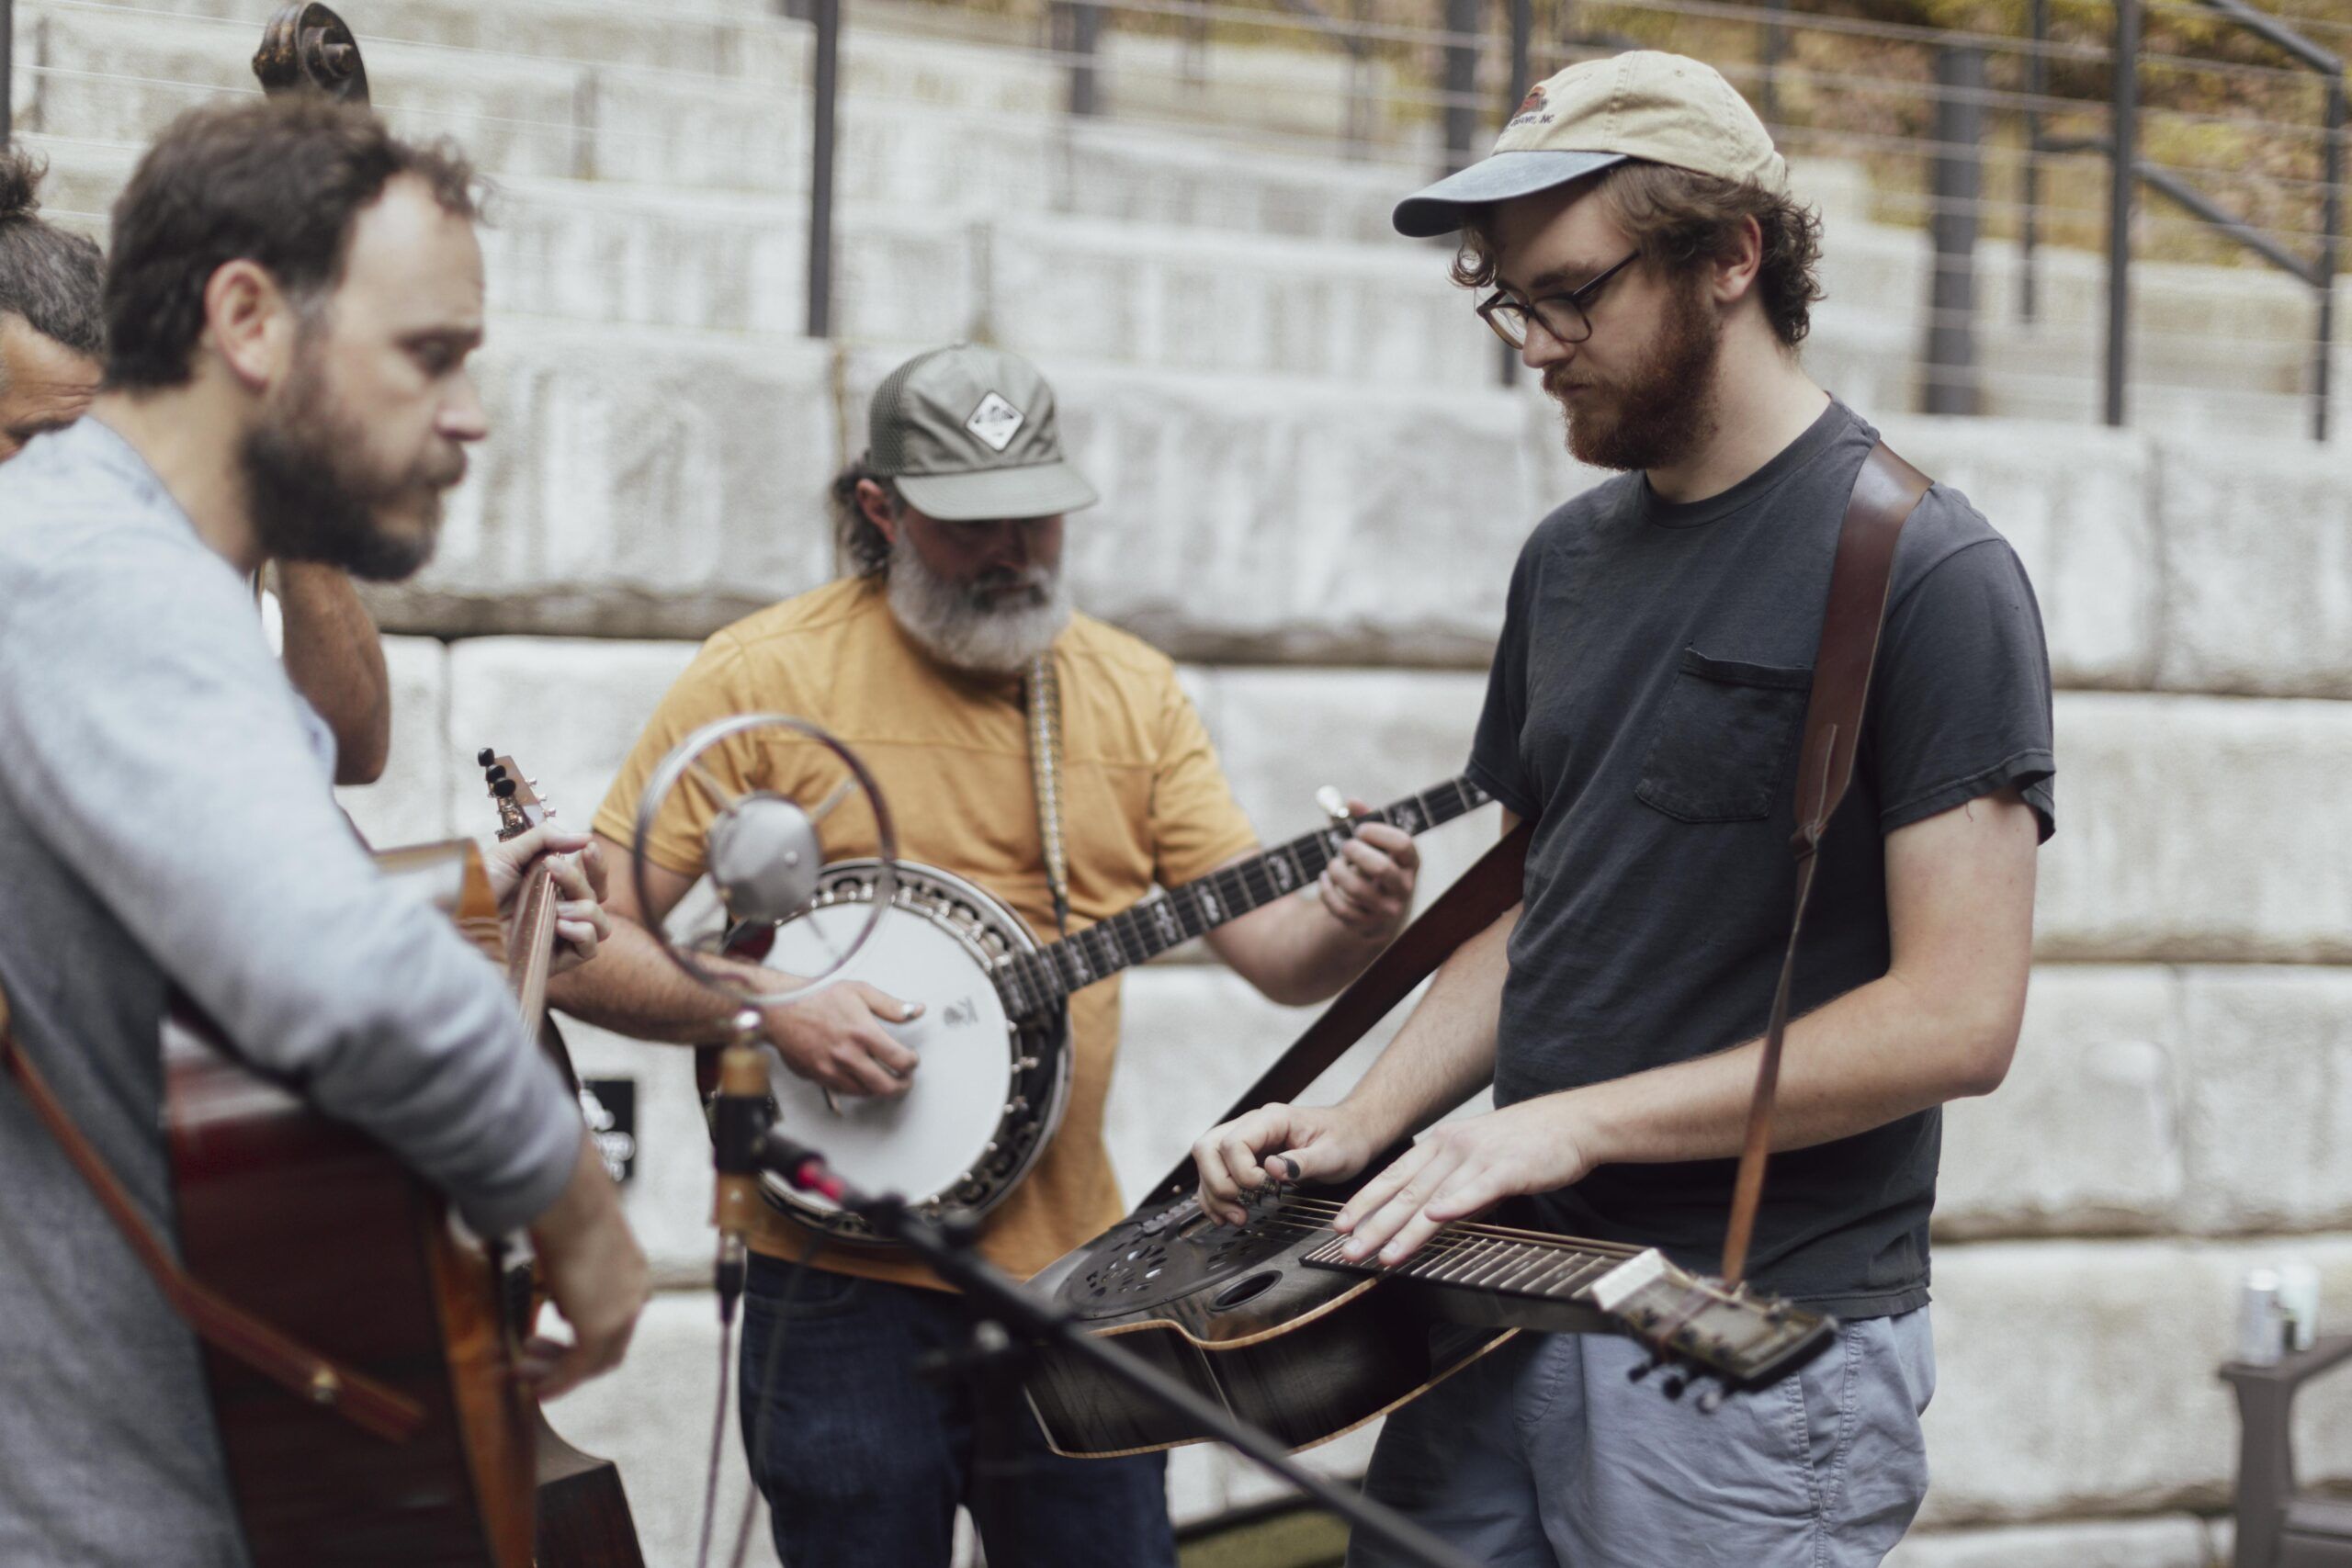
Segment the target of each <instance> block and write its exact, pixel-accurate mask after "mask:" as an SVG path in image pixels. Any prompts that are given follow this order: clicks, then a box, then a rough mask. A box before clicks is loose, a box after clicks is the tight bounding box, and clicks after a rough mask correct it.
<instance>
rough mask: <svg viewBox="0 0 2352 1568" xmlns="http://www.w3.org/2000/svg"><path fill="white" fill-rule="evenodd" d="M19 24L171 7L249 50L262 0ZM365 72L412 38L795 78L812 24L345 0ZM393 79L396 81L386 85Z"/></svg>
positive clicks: (737, 9)
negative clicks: (351, 0)
mask: <svg viewBox="0 0 2352 1568" xmlns="http://www.w3.org/2000/svg"><path fill="white" fill-rule="evenodd" d="M44 12H78V13H83V14H85V15H86V14H93V13H96V14H103V13H108V12H111V13H114V14H116V15H118V16H128V15H132V14H137V15H143V16H149V17H153V16H160V15H171V16H177V17H191V18H200V19H204V20H207V21H209V22H212V23H215V24H217V25H218V29H219V36H220V38H221V39H222V47H223V48H224V49H225V50H226V51H227V52H228V53H229V54H230V55H232V56H233V55H235V54H236V53H237V51H238V48H239V47H240V46H242V47H243V52H244V53H245V54H246V55H248V56H250V55H251V54H252V52H253V51H254V47H255V46H257V45H258V44H259V43H260V41H261V33H262V26H263V20H264V18H266V16H267V15H268V12H267V10H266V8H264V7H258V6H254V5H252V4H250V0H23V3H20V4H19V5H18V6H17V17H18V22H17V26H18V27H19V28H22V27H23V26H24V25H25V21H24V18H26V17H38V16H40V14H42V13H44ZM344 19H345V21H346V22H349V23H350V24H352V27H353V36H354V37H356V39H358V40H359V47H360V53H361V55H362V57H363V58H364V59H365V60H366V61H367V62H368V74H369V76H370V77H371V78H373V77H375V76H376V75H377V68H376V64H375V58H376V51H377V49H378V48H379V46H381V47H382V48H384V49H386V50H387V51H392V50H396V49H398V48H399V46H401V45H406V44H419V45H424V46H427V47H429V48H432V49H435V50H440V51H465V52H469V53H480V54H490V55H497V56H508V57H517V56H519V57H526V58H533V59H541V60H548V61H555V62H574V63H589V64H599V65H622V66H632V67H638V68H642V69H648V70H653V71H669V72H680V73H691V74H694V75H697V76H718V77H737V78H741V79H744V80H747V81H754V82H774V81H778V80H792V81H797V80H798V79H799V76H800V73H802V72H803V70H804V65H803V62H804V60H805V58H806V56H807V54H808V50H809V28H808V26H807V24H805V23H801V22H796V21H792V20H790V19H788V18H786V17H784V16H782V15H780V14H779V13H778V11H777V10H776V8H775V6H774V4H773V3H772V0H733V3H729V0H680V3H678V4H674V5H670V4H665V5H662V6H639V5H629V4H627V3H625V0H577V3H575V0H499V3H498V4H497V5H495V6H479V5H471V4H469V3H468V0H379V3H378V4H373V5H369V6H365V7H364V8H363V7H359V6H351V7H347V8H345V12H344ZM386 85H390V84H386Z"/></svg>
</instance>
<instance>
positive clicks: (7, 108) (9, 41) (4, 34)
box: [0, 0, 17, 147]
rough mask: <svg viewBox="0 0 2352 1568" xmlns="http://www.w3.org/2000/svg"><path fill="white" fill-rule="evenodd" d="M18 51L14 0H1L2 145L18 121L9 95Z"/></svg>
mask: <svg viewBox="0 0 2352 1568" xmlns="http://www.w3.org/2000/svg"><path fill="white" fill-rule="evenodd" d="M16 52H17V49H16V14H15V5H14V0H0V147H6V145H8V130H9V127H11V126H13V125H14V124H15V123H16V115H17V108H16V104H15V102H14V100H13V99H12V98H11V97H10V96H9V87H10V85H11V84H13V83H14V82H15V80H16V70H17V62H16Z"/></svg>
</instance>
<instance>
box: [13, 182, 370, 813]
mask: <svg viewBox="0 0 2352 1568" xmlns="http://www.w3.org/2000/svg"><path fill="white" fill-rule="evenodd" d="M41 174H42V169H41V166H40V164H38V163H36V162H35V161H34V159H33V155H32V154H31V153H30V152H27V151H25V150H24V149H23V148H21V147H0V463H5V462H6V461H7V460H8V459H9V458H11V457H15V456H16V455H17V453H18V452H20V451H22V450H23V449H24V446H25V443H26V442H28V441H30V440H31V439H32V438H33V437H34V436H36V435H45V434H49V433H50V432H51V431H58V430H63V429H64V428H65V427H66V426H67V425H69V424H72V423H74V421H75V420H77V419H79V418H81V417H82V415H83V414H84V413H85V412H87V410H88V409H89V406H90V400H91V398H93V397H94V396H96V393H97V389H98V380H99V373H100V370H101V368H102V367H103V365H104V363H105V356H106V321H105V315H104V311H103V308H102V306H101V304H100V301H99V299H98V292H99V288H100V283H101V277H102V275H103V274H104V272H105V270H106V259H105V258H104V257H103V256H101V255H100V254H98V247H97V246H96V244H94V243H91V242H90V241H89V240H87V239H85V238H84V237H83V236H82V235H79V234H72V233H68V232H66V231H64V230H62V229H59V228H56V227H54V226H52V225H51V224H50V223H48V222H46V221H44V220H42V218H41V217H40V201H39V199H38V196H39V191H40V179H41ZM272 564H273V569H274V573H275V576H276V578H277V592H276V593H275V594H274V595H270V596H268V598H269V600H270V606H271V614H272V616H273V617H274V620H275V624H276V625H277V627H278V630H279V634H280V637H279V640H280V641H281V643H282V648H281V656H282V657H283V658H284V659H285V660H286V672H287V676H288V679H290V680H291V681H292V682H294V689H295V690H296V691H297V692H300V694H302V699H303V700H304V701H305V702H307V703H309V704H310V705H311V709H312V710H313V711H315V712H316V713H317V714H318V715H319V716H320V717H322V718H323V719H325V720H326V722H327V728H329V729H330V730H332V731H333V732H334V782H335V783H337V784H374V783H375V782H376V781H377V780H378V779H379V778H381V777H382V776H383V773H384V763H385V761H387V759H388V757H389V755H390V750H391V744H392V698H391V686H390V678H389V677H388V675H387V674H386V671H385V669H384V650H383V648H382V646H381V644H379V642H378V640H377V637H376V623H375V622H374V621H372V620H370V619H369V618H368V610H367V607H366V606H365V605H363V604H360V602H359V595H358V594H357V592H355V591H354V589H353V587H352V582H351V576H350V574H349V573H348V572H345V571H343V570H340V569H339V568H336V567H334V566H330V565H328V564H326V563H325V562H322V561H289V560H281V561H277V562H275V563H272Z"/></svg>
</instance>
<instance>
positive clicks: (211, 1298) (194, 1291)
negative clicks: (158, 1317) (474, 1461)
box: [0, 997, 424, 1442]
mask: <svg viewBox="0 0 2352 1568" xmlns="http://www.w3.org/2000/svg"><path fill="white" fill-rule="evenodd" d="M0 1065H5V1066H6V1067H7V1069H8V1073H9V1076H10V1077H14V1078H15V1079H16V1080H17V1085H18V1087H19V1088H21V1089H23V1090H24V1091H25V1099H26V1100H28V1102H29V1103H30V1104H31V1106H32V1108H33V1114H34V1115H35V1116H38V1117H39V1118H40V1122H41V1124H42V1125H43V1126H45V1127H47V1128H48V1129H49V1132H50V1135H51V1137H53V1138H55V1139H56V1140H57V1143H58V1146H59V1147H60V1148H62V1149H63V1150H64V1151H65V1157H66V1159H67V1160H68V1161H70V1162H71V1163H72V1164H73V1167H74V1169H75V1170H77V1171H79V1172H80V1173H81V1176H82V1179H83V1180H84V1181H86V1182H88V1183H89V1186H90V1190H91V1191H92V1192H93V1193H95V1194H96V1197H97V1200H98V1206H99V1207H100V1208H102V1209H104V1210H105V1211H106V1212H107V1218H108V1219H110V1220H112V1221H113V1222H114V1226H115V1229H117V1230H119V1231H120V1232H121V1233H122V1239H123V1240H124V1241H126V1242H128V1243H129V1244H130V1252H131V1256H132V1257H134V1258H137V1259H138V1260H139V1264H140V1267H141V1268H142V1269H146V1270H147V1272H148V1274H149V1275H150V1276H151V1277H153V1280H154V1281H155V1287H156V1289H158V1290H160V1291H161V1292H163V1293H164V1300H165V1301H166V1302H168V1303H171V1307H172V1310H173V1311H174V1312H176V1313H178V1314H180V1316H181V1317H182V1318H184V1319H186V1320H187V1325H188V1326H189V1327H190V1328H192V1329H194V1330H195V1331H196V1334H197V1337H198V1338H200V1339H202V1340H203V1341H204V1342H205V1343H206V1344H208V1345H209V1346H211V1347H212V1348H214V1349H216V1350H218V1351H220V1353H221V1354H223V1355H225V1356H232V1357H234V1358H235V1359H238V1360H240V1361H243V1363H244V1364H245V1365H246V1366H248V1367H251V1368H252V1369H253V1370H254V1371H256V1372H259V1373H260V1374H261V1375H262V1376H264V1377H266V1378H268V1379H269V1380H270V1381H271V1382H276V1383H277V1384H279V1385H281V1386H282V1387H284V1388H285V1389H287V1390H288V1392H289V1393H293V1394H294V1395H296V1396H297V1397H298V1398H300V1399H305V1400H308V1401H310V1402H311V1404H322V1405H325V1406H327V1407H328V1408H330V1409H332V1410H334V1412H335V1413H336V1414H337V1415H339V1416H344V1417H345V1419H347V1420H349V1421H351V1422H352V1423H354V1424H355V1425H356V1426H358V1427H361V1428H362V1429H364V1430H366V1431H368V1432H372V1433H374V1434H375V1435H376V1436H378V1437H379V1438H384V1439H386V1440H387V1441H390V1442H405V1441H406V1440H407V1439H408V1438H411V1437H413V1436H414V1435H415V1433H416V1430H417V1428H418V1427H422V1426H423V1425H424V1406H422V1405H420V1404H417V1403H416V1402H415V1401H414V1400H413V1399H410V1398H408V1397H407V1396H406V1395H404V1394H402V1393H399V1392H398V1391H397V1390H394V1389H390V1388H387V1387H386V1386H385V1385H384V1384H382V1383H380V1382H377V1381H376V1380H375V1379H373V1378H370V1377H368V1376H366V1375H365V1374H363V1373H360V1372H356V1371H351V1370H350V1369H349V1368H347V1367H345V1366H341V1365H339V1364H337V1363H336V1362H334V1361H333V1360H330V1359H328V1358H326V1357H324V1356H322V1355H320V1354H319V1353H318V1352H317V1351H315V1350H313V1349H311V1348H309V1347H308V1346H306V1345H302V1344H300V1343H298V1342H297V1341H295V1340H293V1339H291V1338H288V1337H287V1336H286V1335H284V1334H282V1333H280V1332H278V1330H277V1329H275V1328H273V1327H271V1326H270V1325H268V1324H266V1323H264V1322H263V1321H262V1320H261V1319H259V1318H257V1317H255V1316H254V1315H253V1314H251V1313H249V1312H247V1311H245V1310H244V1309H243V1307H241V1306H238V1305H237V1304H236V1303H234V1302H232V1301H230V1300H228V1299H227V1298H226V1297H224V1296H222V1295H220V1293H219V1292H216V1291H214V1290H213V1289H212V1288H211V1287H209V1285H206V1284H204V1283H203V1282H202V1281H200V1280H197V1279H195V1278H194V1277H193V1276H191V1275H189V1274H188V1273H187V1270H185V1269H182V1268H181V1267H180V1266H179V1264H178V1263H177V1262H176V1261H175V1260H174V1258H173V1257H172V1255H171V1252H170V1250H169V1249H168V1248H166V1247H164V1244H163V1242H162V1241H161V1240H160V1239H159V1238H158V1237H157V1236H156V1235H155V1233H154V1231H153V1229H152V1228H150V1227H149V1225H148V1224H147V1222H146V1220H145V1219H144V1218H143V1217H142V1216H141V1214H140V1213H139V1209H138V1206H137V1205H136V1204H134V1203H133V1202H132V1201H130V1193H128V1192H126V1191H124V1190H122V1184H121V1183H120V1182H119V1181H117V1180H116V1179H115V1176H114V1172H112V1171H110V1170H108V1169H107V1165H106V1161H105V1160H104V1159H102V1158H100V1157H99V1155H98V1151H97V1150H96V1149H94V1148H92V1147H91V1146H90V1145H89V1142H88V1140H87V1139H85V1138H84V1137H83V1136H82V1132H81V1129H80V1128H78V1127H76V1126H74V1121H73V1118H72V1117H71V1116H69V1115H67V1114H66V1111H65V1107H64V1106H63V1105H62V1104H60V1103H59V1102H58V1100H57V1096H56V1095H55V1094H54V1093H52V1092H51V1089H50V1087H49V1081H48V1080H47V1079H46V1078H44V1077H41V1074H40V1068H38V1067H36V1066H33V1064H32V1059H31V1058H30V1057H28V1056H27V1055H25V1053H24V1051H23V1049H22V1048H21V1047H19V1046H18V1045H17V1042H16V1037H15V1036H14V1035H12V1034H10V1033H9V1032H8V1006H7V1000H6V998H5V997H0Z"/></svg>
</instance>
